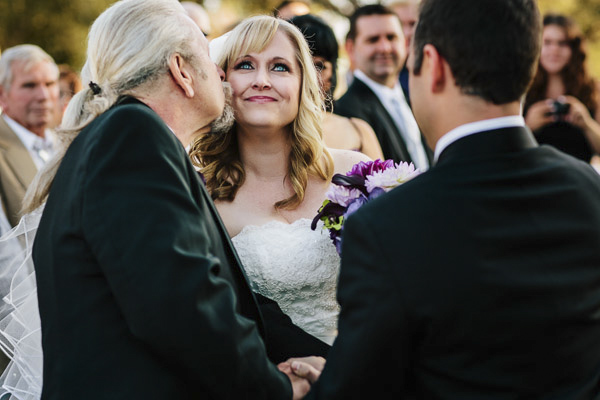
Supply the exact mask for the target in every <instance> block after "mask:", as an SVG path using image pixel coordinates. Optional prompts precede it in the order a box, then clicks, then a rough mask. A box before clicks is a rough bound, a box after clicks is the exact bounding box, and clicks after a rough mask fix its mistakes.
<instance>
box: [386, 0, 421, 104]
mask: <svg viewBox="0 0 600 400" xmlns="http://www.w3.org/2000/svg"><path fill="white" fill-rule="evenodd" d="M420 2H421V0H392V1H390V2H389V3H388V4H387V6H388V7H389V8H390V9H391V10H392V11H394V12H395V13H396V15H397V16H398V18H399V19H400V24H401V25H402V33H403V34H404V40H405V41H406V48H407V49H409V48H410V43H411V42H412V37H413V35H414V33H415V28H416V26H417V20H418V17H419V3H420ZM400 86H402V91H403V92H404V95H405V96H406V99H407V100H408V99H409V97H410V96H409V92H408V68H407V66H406V59H405V60H404V63H403V65H402V70H400Z"/></svg>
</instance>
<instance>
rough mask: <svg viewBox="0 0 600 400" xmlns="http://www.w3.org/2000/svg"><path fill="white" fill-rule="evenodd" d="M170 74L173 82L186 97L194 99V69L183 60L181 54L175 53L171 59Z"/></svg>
mask: <svg viewBox="0 0 600 400" xmlns="http://www.w3.org/2000/svg"><path fill="white" fill-rule="evenodd" d="M169 72H170V73H171V76H172V77H173V81H174V82H175V84H176V85H177V86H179V87H180V88H181V90H182V91H183V93H184V94H185V96H187V97H189V98H192V97H194V93H195V92H194V76H195V75H194V74H193V68H192V66H191V65H190V63H188V62H187V61H185V60H184V59H183V57H182V56H181V54H179V53H173V54H172V55H171V58H170V59H169Z"/></svg>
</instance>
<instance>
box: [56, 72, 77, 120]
mask: <svg viewBox="0 0 600 400" xmlns="http://www.w3.org/2000/svg"><path fill="white" fill-rule="evenodd" d="M58 71H59V75H58V89H59V94H58V112H57V121H56V122H55V126H59V125H60V122H61V121H62V117H63V115H64V113H65V110H66V109H67V106H68V105H69V102H70V101H71V99H72V98H73V96H74V95H75V94H76V93H78V92H79V91H80V90H81V89H82V88H83V87H82V85H81V79H79V75H78V74H77V72H75V71H74V70H73V69H72V68H71V67H70V66H68V65H67V64H60V65H59V66H58Z"/></svg>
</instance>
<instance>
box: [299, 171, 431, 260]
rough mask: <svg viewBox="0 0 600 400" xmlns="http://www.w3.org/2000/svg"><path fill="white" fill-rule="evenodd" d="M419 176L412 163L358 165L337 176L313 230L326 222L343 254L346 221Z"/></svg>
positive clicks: (339, 251) (334, 177)
mask: <svg viewBox="0 0 600 400" xmlns="http://www.w3.org/2000/svg"><path fill="white" fill-rule="evenodd" d="M418 174H419V170H418V169H415V166H414V165H413V164H412V163H410V164H409V163H405V162H401V163H399V164H394V161H393V160H386V161H381V160H375V161H369V162H362V161H361V162H359V163H358V164H355V165H354V166H353V167H352V169H351V170H350V172H348V173H346V175H342V174H335V175H334V176H333V178H332V179H331V183H332V185H331V187H330V188H329V190H328V191H327V194H326V196H327V199H326V200H325V201H324V202H323V205H322V206H321V208H319V213H318V214H317V215H316V217H315V218H314V219H313V221H312V225H311V228H312V230H315V229H316V228H317V222H319V220H321V221H323V224H324V228H325V229H329V237H330V238H331V240H332V241H333V244H334V245H335V248H336V250H337V252H338V254H340V255H341V254H342V229H343V227H344V220H345V219H346V218H348V216H350V215H351V214H352V213H354V212H355V211H356V210H358V209H359V208H360V207H361V206H362V205H363V204H365V203H367V202H368V201H370V200H373V199H375V198H377V197H379V196H381V195H382V194H384V193H386V192H389V191H390V190H392V189H393V188H395V187H397V186H399V185H401V184H402V183H404V182H406V181H408V180H410V179H412V178H414V177H415V176H417V175H418Z"/></svg>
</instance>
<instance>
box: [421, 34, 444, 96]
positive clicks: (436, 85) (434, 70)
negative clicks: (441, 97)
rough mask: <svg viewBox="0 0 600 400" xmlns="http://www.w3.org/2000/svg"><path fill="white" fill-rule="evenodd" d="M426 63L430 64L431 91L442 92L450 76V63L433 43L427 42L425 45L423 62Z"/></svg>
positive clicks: (428, 70)
mask: <svg viewBox="0 0 600 400" xmlns="http://www.w3.org/2000/svg"><path fill="white" fill-rule="evenodd" d="M425 63H426V64H428V68H427V73H428V74H429V78H430V83H431V87H430V89H431V92H432V93H439V92H441V91H442V90H443V89H444V85H445V84H446V83H448V79H449V77H450V76H449V73H450V70H449V67H448V63H447V62H446V60H445V59H444V57H442V56H441V55H440V53H439V52H438V50H437V49H436V48H435V46H433V45H431V44H426V45H425V46H424V47H423V64H425Z"/></svg>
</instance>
